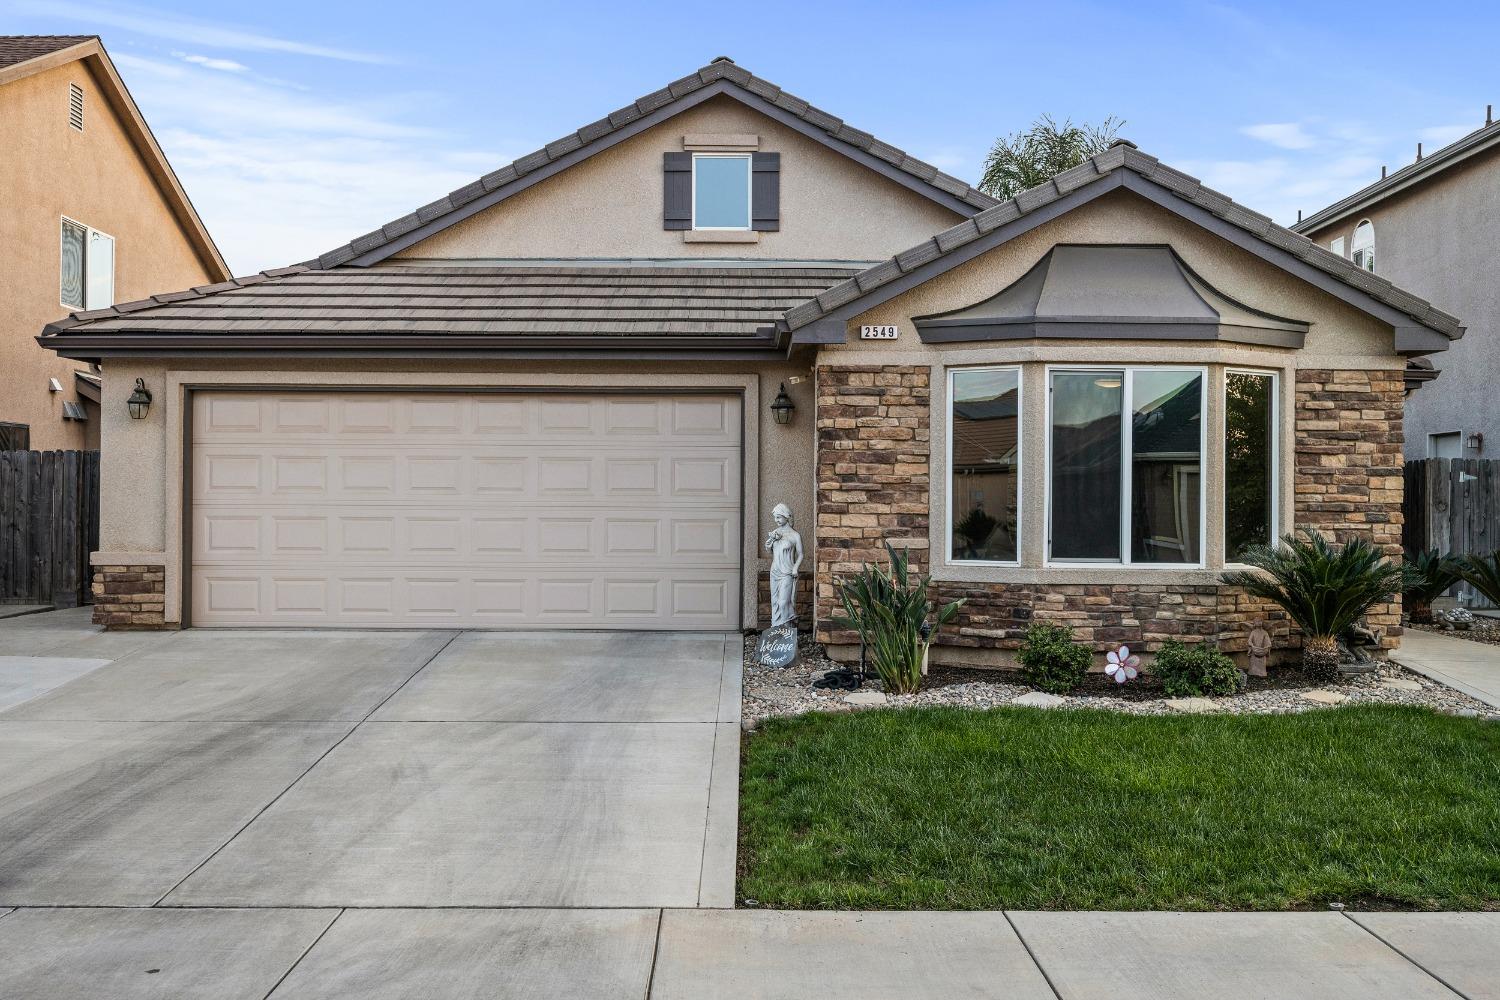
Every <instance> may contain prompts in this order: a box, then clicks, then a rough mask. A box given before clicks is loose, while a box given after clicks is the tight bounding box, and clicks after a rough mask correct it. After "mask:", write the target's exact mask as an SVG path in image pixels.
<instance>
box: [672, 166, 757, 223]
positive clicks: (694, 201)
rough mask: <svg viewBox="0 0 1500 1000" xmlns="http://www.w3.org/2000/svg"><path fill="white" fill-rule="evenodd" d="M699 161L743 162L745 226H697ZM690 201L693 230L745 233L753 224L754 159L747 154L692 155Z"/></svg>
mask: <svg viewBox="0 0 1500 1000" xmlns="http://www.w3.org/2000/svg"><path fill="white" fill-rule="evenodd" d="M699 160H744V161H745V224H744V225H743V226H700V225H698V161H699ZM692 177H693V180H692V191H691V192H690V193H689V195H688V197H689V198H690V199H691V206H692V213H693V229H694V230H695V231H697V232H708V233H747V232H749V231H750V228H751V226H753V225H754V224H755V158H754V157H753V156H751V154H749V153H694V154H693V171H692Z"/></svg>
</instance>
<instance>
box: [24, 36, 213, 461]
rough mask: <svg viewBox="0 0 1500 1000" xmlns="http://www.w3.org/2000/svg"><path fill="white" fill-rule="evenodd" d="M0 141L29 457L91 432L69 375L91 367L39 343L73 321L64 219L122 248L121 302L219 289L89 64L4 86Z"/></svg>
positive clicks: (118, 269)
mask: <svg viewBox="0 0 1500 1000" xmlns="http://www.w3.org/2000/svg"><path fill="white" fill-rule="evenodd" d="M69 83H76V84H78V86H80V87H82V88H83V91H84V130H83V131H82V132H78V131H75V130H74V129H72V128H70V127H69V126H68V84H69ZM0 137H3V141H0V145H3V148H4V152H3V154H0V248H3V250H0V420H13V421H18V422H20V423H26V424H30V425H31V446H32V448H35V449H52V448H82V447H84V446H85V444H86V443H87V442H88V439H87V437H86V432H85V429H84V426H83V425H82V424H80V423H77V422H73V421H64V420H63V419H62V404H63V401H64V400H75V399H77V398H78V397H77V393H76V391H75V390H74V387H73V372H74V371H75V370H76V369H78V368H82V367H85V366H84V365H83V364H82V363H81V362H77V361H73V360H71V359H68V358H62V357H59V356H58V355H56V354H54V353H53V352H51V351H48V350H44V349H43V348H41V347H40V346H38V345H37V343H36V341H35V339H34V338H35V337H36V336H37V335H38V334H40V333H41V332H42V327H43V326H45V325H46V324H47V323H50V322H53V321H54V320H58V319H61V318H63V317H64V316H66V315H67V314H68V313H69V311H70V310H69V308H68V307H66V306H64V305H62V304H61V302H60V300H59V295H60V289H59V283H60V273H59V257H60V253H61V250H60V244H61V226H62V217H63V216H67V217H68V218H71V219H74V220H76V221H78V222H82V223H84V224H85V225H89V226H92V227H93V228H95V229H98V230H100V231H101V232H104V233H107V234H109V235H110V236H113V237H114V238H115V301H117V302H124V301H129V300H131V299H139V298H145V297H146V296H148V295H151V294H154V293H157V292H163V291H173V290H177V289H181V288H188V287H191V286H193V285H201V284H204V283H205V282H208V281H212V280H214V279H213V278H212V277H210V275H209V273H208V272H207V271H206V270H205V268H204V266H203V264H202V262H201V261H200V260H199V258H198V257H197V255H196V254H195V252H194V250H193V247H192V245H191V244H190V243H189V242H188V240H187V238H186V236H184V234H183V232H182V230H181V229H180V228H179V226H178V224H177V221H176V220H175V218H174V217H173V215H172V212H171V210H170V208H169V207H168V204H167V202H166V200H165V199H164V198H163V196H162V194H161V191H160V189H159V188H158V187H157V186H156V183H155V181H154V180H153V179H152V178H151V176H150V174H149V173H148V172H147V170H146V167H145V165H144V164H143V163H142V162H141V159H140V156H139V154H138V153H137V152H136V150H135V147H134V146H132V145H131V143H130V140H129V138H128V137H127V135H126V133H125V132H124V130H123V128H122V127H121V124H120V122H119V119H118V118H117V117H116V116H115V114H114V112H113V110H112V109H111V108H110V106H109V103H108V101H107V100H106V99H105V97H104V95H103V94H102V93H101V91H100V89H99V86H98V83H97V81H96V80H95V79H94V77H93V76H92V74H91V73H90V71H89V69H88V68H87V67H86V66H85V65H84V64H83V63H81V62H74V63H70V64H67V65H64V66H60V67H58V68H56V69H52V70H47V71H44V72H41V73H37V74H35V75H34V76H29V77H24V78H22V79H19V80H16V81H14V82H12V83H8V84H5V85H4V86H0ZM51 378H56V379H57V380H58V381H59V382H60V383H62V386H63V391H62V392H60V393H54V392H50V391H49V389H48V379H51ZM122 409H123V405H122Z"/></svg>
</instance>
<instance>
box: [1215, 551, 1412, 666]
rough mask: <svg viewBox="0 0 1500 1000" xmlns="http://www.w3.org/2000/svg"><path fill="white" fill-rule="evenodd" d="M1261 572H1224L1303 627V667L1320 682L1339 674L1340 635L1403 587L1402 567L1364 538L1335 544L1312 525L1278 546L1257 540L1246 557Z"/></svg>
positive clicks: (1230, 581)
mask: <svg viewBox="0 0 1500 1000" xmlns="http://www.w3.org/2000/svg"><path fill="white" fill-rule="evenodd" d="M1240 560H1241V561H1242V562H1245V563H1248V564H1249V565H1251V566H1254V567H1255V568H1256V569H1258V570H1259V571H1260V572H1252V571H1248V570H1241V571H1236V572H1231V573H1225V574H1224V582H1225V583H1226V584H1228V585H1229V586H1231V587H1239V588H1240V589H1242V590H1244V591H1245V593H1247V594H1249V595H1250V596H1252V597H1258V598H1260V599H1262V600H1266V601H1270V602H1272V603H1273V604H1276V605H1278V606H1279V607H1280V608H1281V609H1282V610H1283V611H1285V612H1286V613H1287V617H1289V618H1291V620H1292V621H1293V622H1295V623H1296V625H1297V627H1298V628H1300V629H1301V630H1302V633H1303V641H1302V670H1303V672H1304V673H1305V674H1307V675H1308V676H1309V677H1311V678H1313V679H1314V680H1318V681H1326V680H1332V679H1333V678H1335V677H1336V676H1338V669H1339V650H1338V637H1339V636H1340V635H1342V634H1343V633H1344V632H1345V631H1346V630H1347V629H1349V628H1350V626H1352V625H1354V624H1355V623H1356V622H1358V621H1359V620H1360V618H1362V617H1364V615H1365V613H1366V612H1367V611H1369V610H1370V608H1372V607H1374V606H1375V605H1377V604H1379V603H1381V602H1382V601H1386V600H1389V599H1390V598H1391V596H1392V595H1394V594H1396V593H1397V592H1399V591H1400V590H1401V586H1402V578H1403V574H1402V571H1401V567H1400V566H1399V565H1397V564H1395V563H1392V562H1390V561H1389V560H1387V559H1386V558H1385V557H1384V556H1383V555H1381V553H1380V550H1379V549H1377V548H1375V546H1373V545H1371V544H1370V543H1369V542H1367V541H1365V540H1364V539H1362V538H1355V539H1353V540H1351V541H1348V542H1345V543H1344V544H1343V545H1342V546H1338V547H1335V546H1334V545H1332V544H1331V543H1330V542H1329V541H1328V539H1326V538H1324V537H1323V536H1322V535H1321V534H1319V533H1318V532H1317V531H1314V530H1312V529H1310V528H1308V529H1304V531H1303V537H1301V538H1298V537H1297V536H1296V535H1287V536H1285V537H1284V538H1282V540H1281V544H1280V545H1278V546H1276V547H1274V548H1273V547H1271V546H1269V545H1252V546H1251V547H1250V548H1248V549H1246V550H1245V551H1244V552H1243V553H1242V554H1241V556H1240Z"/></svg>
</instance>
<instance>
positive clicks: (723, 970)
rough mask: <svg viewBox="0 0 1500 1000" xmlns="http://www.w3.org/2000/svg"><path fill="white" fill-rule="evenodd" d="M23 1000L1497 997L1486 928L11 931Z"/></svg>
mask: <svg viewBox="0 0 1500 1000" xmlns="http://www.w3.org/2000/svg"><path fill="white" fill-rule="evenodd" d="M0 970H3V972H0V992H3V994H4V995H5V996H6V997H10V998H15V1000H28V998H46V1000H69V998H74V997H79V998H82V997H100V996H107V997H111V998H112V1000H137V998H141V1000H144V998H148V997H149V998H160V997H203V996H212V997H214V998H216V1000H238V998H245V1000H263V998H267V997H269V998H271V1000H289V998H298V1000H307V998H324V1000H331V998H342V997H349V998H359V1000H386V998H390V1000H396V998H406V997H413V996H424V997H434V998H442V1000H467V998H475V1000H477V998H480V997H483V998H501V1000H504V998H513V997H598V998H613V997H620V998H640V997H650V998H656V1000H677V998H692V1000H714V998H721V997H722V998H734V1000H754V998H764V1000H782V998H785V1000H793V998H796V1000H805V998H807V997H814V996H816V997H819V998H820V1000H840V998H845V997H851V998H859V1000H881V998H891V1000H896V998H901V1000H907V998H924V997H931V998H934V1000H950V998H964V997H994V998H1006V1000H1058V998H1062V1000H1104V998H1109V1000H1136V998H1139V1000H1148V998H1149V1000H1176V998H1183V1000H1188V998H1191V1000H1199V998H1202V997H1214V998H1216V1000H1241V998H1244V1000H1249V998H1276V1000H1427V998H1432V1000H1438V998H1453V997H1467V998H1471V1000H1495V998H1497V997H1500V913H1355V914H1339V913H1328V912H1323V913H1040V912H1014V913H832V912H814V913H787V912H775V911H760V910H673V909H668V910H657V909H614V910H557V909H416V910H413V909H339V908H326V909H276V908H265V909H232V908H217V907H216V908H207V909H168V908H160V907H158V908H113V909H109V908H106V909H26V908H23V909H20V910H16V911H13V912H11V913H9V914H7V915H4V916H0Z"/></svg>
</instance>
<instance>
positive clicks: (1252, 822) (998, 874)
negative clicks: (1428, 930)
mask: <svg viewBox="0 0 1500 1000" xmlns="http://www.w3.org/2000/svg"><path fill="white" fill-rule="evenodd" d="M741 774H742V778H741V799H740V868H741V874H740V883H739V896H740V898H741V899H742V900H744V899H753V900H755V901H756V902H757V904H758V905H760V906H768V907H783V908H791V909H819V908H829V909H856V910H858V909H937V910H942V909H1001V908H1018V909H1099V910H1139V909H1189V910H1210V909H1246V910H1252V909H1253V910H1267V909H1273V910H1274V909H1302V908H1313V909H1322V908H1325V907H1327V906H1328V905H1329V904H1330V903H1334V902H1338V903H1343V904H1345V905H1347V906H1349V907H1351V908H1352V907H1362V908H1366V909H1452V910H1473V909H1500V851H1497V850H1496V845H1497V844H1500V809H1497V808H1496V805H1495V804H1496V803H1497V802H1500V725H1496V724H1494V723H1491V722H1486V721H1482V720H1478V719H1468V718H1456V717H1452V716H1447V715H1441V714H1438V713H1434V712H1429V711H1425V710H1421V709H1413V708H1401V707H1393V706H1359V707H1341V708H1335V709H1327V710H1321V711H1316V712H1308V713H1302V714H1296V715H1195V716H1176V717H1166V718H1150V717H1140V716H1133V715H1127V714H1123V713H1119V712H1101V711H1073V710H1053V711H1045V712H1044V711H1035V710H1025V709H1015V708H1008V709H998V710H993V711H984V712H974V711H963V710H959V709H949V708H931V709H909V710H903V711H892V710H880V711H872V712H859V713H845V714H840V715H831V714H825V713H815V714H809V715H803V716H799V717H796V718H783V719H773V720H770V721H768V722H766V723H765V724H764V725H762V726H761V727H760V729H759V730H758V731H756V732H754V733H752V734H749V735H748V736H747V738H746V741H745V744H744V762H743V767H742V771H741Z"/></svg>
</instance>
